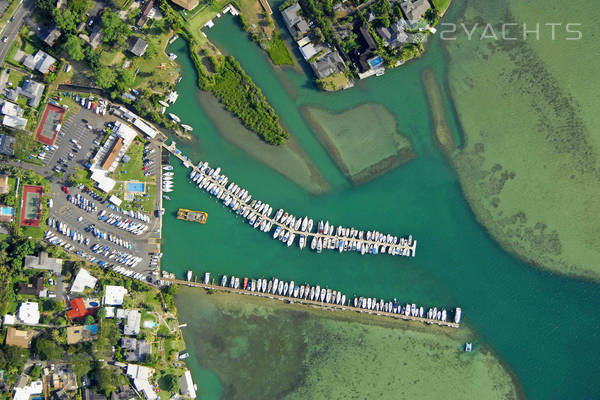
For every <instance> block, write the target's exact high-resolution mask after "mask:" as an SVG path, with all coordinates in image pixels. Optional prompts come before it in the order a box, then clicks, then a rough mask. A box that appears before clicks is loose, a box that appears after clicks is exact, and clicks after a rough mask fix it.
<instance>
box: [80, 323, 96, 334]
mask: <svg viewBox="0 0 600 400" xmlns="http://www.w3.org/2000/svg"><path fill="white" fill-rule="evenodd" d="M83 329H85V330H87V331H90V332H92V333H98V325H95V324H94V325H86V326H84V327H83Z"/></svg>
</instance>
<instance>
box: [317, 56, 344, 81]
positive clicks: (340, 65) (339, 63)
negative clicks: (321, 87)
mask: <svg viewBox="0 0 600 400" xmlns="http://www.w3.org/2000/svg"><path fill="white" fill-rule="evenodd" d="M310 66H311V67H312V69H313V71H314V72H315V75H316V76H317V78H318V79H322V78H325V77H328V76H329V75H332V74H335V73H336V72H341V71H343V70H344V69H345V68H346V64H345V63H344V60H342V57H340V54H339V53H338V52H337V50H333V51H330V52H329V53H327V54H325V55H324V56H322V57H320V58H319V59H318V60H316V61H313V62H311V63H310Z"/></svg>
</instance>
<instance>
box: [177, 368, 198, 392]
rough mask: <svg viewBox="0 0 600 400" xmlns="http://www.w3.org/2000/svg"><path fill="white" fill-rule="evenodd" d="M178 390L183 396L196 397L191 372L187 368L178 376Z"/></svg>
mask: <svg viewBox="0 0 600 400" xmlns="http://www.w3.org/2000/svg"><path fill="white" fill-rule="evenodd" d="M179 390H180V392H181V395H182V396H183V397H187V398H190V399H195V398H196V388H195V387H194V381H192V374H191V373H190V370H189V369H186V370H185V372H184V374H183V375H182V376H181V377H179Z"/></svg>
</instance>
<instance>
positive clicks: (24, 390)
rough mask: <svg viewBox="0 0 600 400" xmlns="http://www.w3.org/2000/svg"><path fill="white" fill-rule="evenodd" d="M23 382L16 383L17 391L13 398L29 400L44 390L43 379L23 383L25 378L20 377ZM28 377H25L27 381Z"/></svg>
mask: <svg viewBox="0 0 600 400" xmlns="http://www.w3.org/2000/svg"><path fill="white" fill-rule="evenodd" d="M19 380H20V381H21V382H17V383H16V384H15V392H14V394H13V400H29V399H30V398H31V396H35V395H40V394H42V393H43V392H44V385H43V383H42V381H34V382H31V383H30V384H29V385H23V383H22V381H23V379H22V378H21V377H19ZM26 380H27V377H25V381H26Z"/></svg>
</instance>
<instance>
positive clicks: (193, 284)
mask: <svg viewBox="0 0 600 400" xmlns="http://www.w3.org/2000/svg"><path fill="white" fill-rule="evenodd" d="M162 279H163V280H165V281H170V282H173V283H176V284H178V285H185V286H190V287H196V288H201V289H207V290H220V291H222V292H228V293H234V294H240V295H249V296H258V297H263V298H268V299H271V300H279V301H283V302H289V303H298V304H304V305H310V306H315V307H319V308H322V309H328V310H335V311H353V312H360V313H365V314H374V315H377V316H383V317H388V318H394V319H402V320H405V321H415V322H422V323H424V324H431V325H439V326H444V327H449V328H459V327H460V324H457V323H455V322H452V321H441V320H436V319H429V318H423V317H417V316H412V315H405V314H396V313H390V312H385V311H375V310H367V309H364V308H358V307H354V306H351V305H341V304H333V303H323V302H320V301H315V300H310V299H300V298H297V297H289V296H282V295H279V294H272V293H266V292H258V291H255V292H252V291H249V290H244V289H234V288H231V287H229V286H220V285H215V284H210V283H208V284H207V283H204V282H193V281H184V280H181V279H171V278H162Z"/></svg>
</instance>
